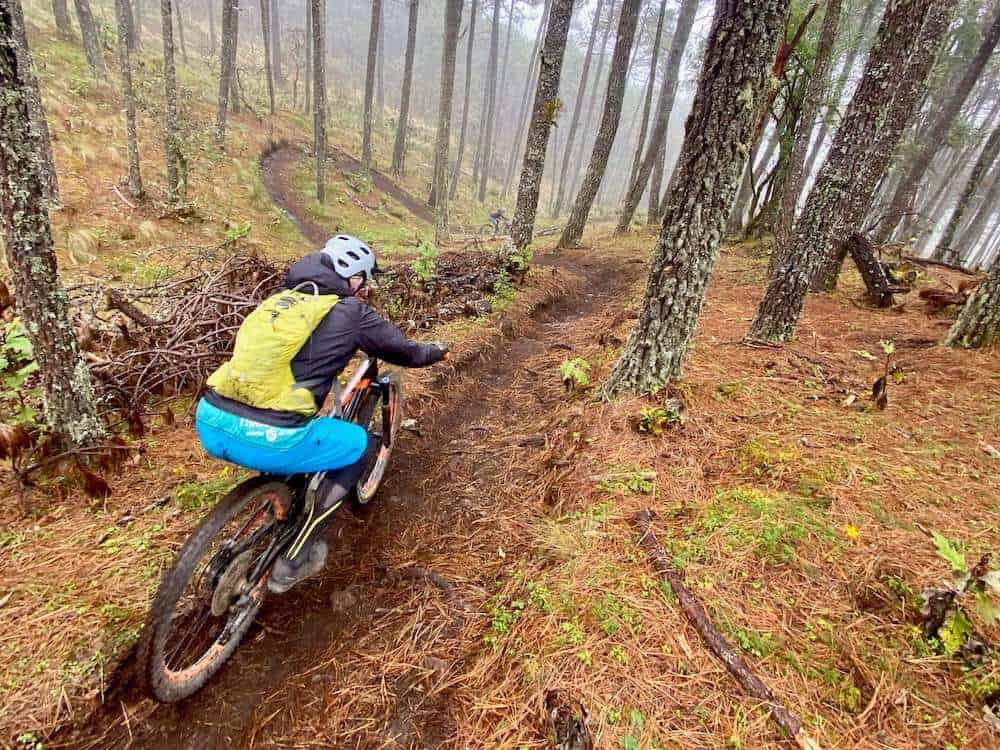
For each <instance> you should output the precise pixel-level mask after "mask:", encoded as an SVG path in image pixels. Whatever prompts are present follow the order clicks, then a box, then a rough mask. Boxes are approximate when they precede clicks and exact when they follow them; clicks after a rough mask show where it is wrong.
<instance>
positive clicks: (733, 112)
mask: <svg viewBox="0 0 1000 750" xmlns="http://www.w3.org/2000/svg"><path fill="white" fill-rule="evenodd" d="M787 11H788V0H752V1H748V2H737V3H730V2H727V3H718V4H717V5H716V10H715V18H714V20H713V22H712V28H711V31H710V32H709V36H708V43H707V48H706V50H705V60H704V64H703V66H702V72H701V76H700V78H699V81H698V90H697V93H696V94H695V99H694V105H693V107H692V109H691V114H690V115H689V116H688V119H687V125H686V128H685V135H684V144H683V146H682V147H681V153H680V155H679V156H678V160H677V166H676V168H675V170H674V175H673V178H672V179H671V181H670V190H669V191H668V193H667V199H666V201H665V202H664V211H663V223H662V229H661V231H660V237H659V239H658V240H657V243H656V250H655V252H654V255H653V259H652V264H651V266H650V270H649V278H648V280H647V283H646V294H645V297H644V299H643V302H642V308H641V310H640V312H639V320H638V321H637V323H636V326H635V328H634V329H633V330H632V333H631V334H630V335H629V338H628V341H627V342H626V344H625V348H624V349H623V351H622V353H621V356H620V357H619V359H618V362H617V364H616V365H615V367H614V370H612V372H611V375H610V377H609V378H608V380H607V382H606V383H605V384H604V388H603V395H604V396H605V397H606V398H613V397H615V396H618V395H620V394H622V393H625V392H629V391H631V392H638V393H648V392H652V391H656V390H659V389H661V388H663V387H664V386H665V385H666V384H667V383H669V382H670V381H671V380H673V379H675V378H677V377H678V376H679V375H680V372H681V366H682V365H683V362H684V358H685V356H686V355H687V351H688V348H689V346H690V343H691V337H692V335H693V334H694V328H695V324H696V323H697V321H698V316H699V315H700V313H701V308H702V305H703V303H704V299H705V289H706V287H707V286H708V278H709V275H710V274H711V272H712V268H713V267H714V266H715V261H716V257H717V255H718V249H719V242H720V240H721V239H722V236H723V231H724V229H725V225H726V219H727V217H728V216H729V211H730V209H731V208H732V203H733V198H734V197H735V195H736V187H737V184H738V183H739V179H740V174H741V173H742V170H743V165H744V163H745V162H746V160H747V158H748V155H749V151H750V139H751V138H752V137H753V135H754V127H755V125H756V120H757V115H758V113H759V111H760V100H761V97H762V96H763V95H764V89H765V86H766V84H767V81H768V78H769V74H770V70H771V67H770V63H771V61H772V60H773V57H774V53H775V50H776V48H777V46H778V39H779V36H780V33H781V30H782V28H783V22H784V19H785V14H786V13H787ZM733 92H739V93H738V95H735V96H734V93H733Z"/></svg>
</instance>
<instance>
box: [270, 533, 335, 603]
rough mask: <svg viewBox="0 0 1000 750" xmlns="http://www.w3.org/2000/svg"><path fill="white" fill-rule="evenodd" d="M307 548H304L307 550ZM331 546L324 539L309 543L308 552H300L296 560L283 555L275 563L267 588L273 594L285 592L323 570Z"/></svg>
mask: <svg viewBox="0 0 1000 750" xmlns="http://www.w3.org/2000/svg"><path fill="white" fill-rule="evenodd" d="M305 551H306V550H303V552H305ZM328 551H329V548H328V547H327V546H326V542H324V541H323V540H322V539H317V540H316V541H314V542H312V543H311V544H309V547H308V554H302V553H301V552H300V553H299V557H298V558H296V559H295V560H289V559H288V558H287V557H285V556H284V555H282V556H281V557H279V558H278V560H277V562H275V563H274V568H272V570H271V577H270V579H268V582H267V590H268V591H270V592H271V593H272V594H284V593H285V592H286V591H288V589H290V588H292V586H295V585H296V584H298V583H301V582H302V581H304V580H305V579H307V578H312V577H313V576H314V575H316V574H317V573H319V572H320V571H321V570H323V566H325V565H326V555H327V552H328Z"/></svg>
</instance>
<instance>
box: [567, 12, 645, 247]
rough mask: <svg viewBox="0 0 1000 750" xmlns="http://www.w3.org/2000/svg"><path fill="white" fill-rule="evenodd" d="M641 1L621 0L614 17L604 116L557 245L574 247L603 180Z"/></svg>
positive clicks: (620, 111) (613, 138) (616, 126)
mask: <svg viewBox="0 0 1000 750" xmlns="http://www.w3.org/2000/svg"><path fill="white" fill-rule="evenodd" d="M640 2H641V0H624V2H623V4H622V10H621V15H620V17H619V19H618V37H617V38H616V40H615V51H614V53H613V54H612V57H611V71H610V73H609V75H608V90H607V94H606V95H605V98H604V115H603V116H602V118H601V125H600V127H599V128H598V131H597V139H596V140H595V141H594V150H593V152H592V153H591V155H590V163H589V164H588V166H587V173H586V175H585V176H584V178H583V184H582V185H581V186H580V192H579V193H578V194H577V196H576V202H575V203H574V204H573V209H572V211H571V212H570V215H569V220H568V221H567V222H566V228H565V229H564V230H563V233H562V236H561V237H560V238H559V247H563V248H567V247H574V246H576V245H577V244H579V242H580V238H581V237H582V236H583V228H584V225H586V223H587V217H588V216H589V215H590V209H591V206H593V204H594V199H595V198H596V197H597V191H598V190H599V189H600V187H601V180H603V179H604V171H605V170H606V169H607V166H608V157H609V156H610V155H611V147H612V146H613V145H614V142H615V136H616V135H617V133H618V123H619V121H620V120H621V114H622V100H623V99H624V95H625V83H626V79H627V76H628V59H629V55H630V53H631V52H632V43H633V41H634V40H635V27H636V24H637V23H638V20H639V5H640Z"/></svg>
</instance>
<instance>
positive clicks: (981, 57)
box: [875, 7, 1000, 242]
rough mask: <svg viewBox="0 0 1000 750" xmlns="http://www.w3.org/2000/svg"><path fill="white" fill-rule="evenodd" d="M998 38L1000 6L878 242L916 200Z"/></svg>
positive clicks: (902, 187) (896, 196)
mask: <svg viewBox="0 0 1000 750" xmlns="http://www.w3.org/2000/svg"><path fill="white" fill-rule="evenodd" d="M998 41H1000V7H998V8H997V9H996V11H995V13H994V16H993V21H992V23H991V24H990V26H989V28H988V29H987V31H986V35H985V36H984V38H983V41H982V44H980V46H979V49H978V51H977V52H976V56H975V57H974V58H973V59H972V62H971V63H970V64H969V67H968V68H967V69H966V71H965V74H964V75H963V76H962V79H961V80H960V81H959V82H958V85H957V87H956V88H955V90H954V93H952V95H951V96H950V97H949V98H948V100H947V102H946V103H945V104H944V106H943V107H942V108H941V112H940V113H939V114H938V116H937V117H936V118H935V119H934V124H933V125H932V126H931V128H930V131H929V132H928V134H927V137H926V139H923V140H922V143H923V146H922V147H921V149H920V151H919V152H918V153H917V156H916V158H914V159H913V161H912V162H911V163H910V167H909V169H908V170H907V171H906V175H905V176H904V177H903V180H902V182H900V184H899V187H898V188H897V189H896V192H895V194H894V195H893V197H892V201H891V203H890V204H889V208H888V211H887V216H886V218H885V219H884V220H883V221H882V222H881V225H880V226H879V228H878V230H877V232H876V233H875V236H876V241H877V242H885V241H886V240H888V239H889V237H890V236H891V235H892V232H893V230H894V229H895V228H896V225H897V224H898V223H899V220H900V219H901V218H902V216H903V214H904V213H905V212H906V207H907V206H909V205H910V204H911V203H912V202H913V197H914V195H915V193H916V192H917V188H918V187H919V186H920V183H921V182H922V181H923V179H924V174H925V173H926V172H927V167H928V166H930V163H931V159H933V158H934V154H936V153H937V151H938V149H939V148H940V147H941V144H942V143H944V142H945V141H946V139H947V138H948V132H949V131H950V130H951V126H952V125H953V124H954V122H955V118H956V117H957V116H958V113H959V112H960V111H961V109H962V105H964V104H965V100H966V98H967V97H968V96H969V92H971V91H972V87H973V86H974V85H975V84H976V81H978V80H979V77H980V76H981V75H982V73H983V70H984V69H985V67H986V63H987V62H989V59H990V57H991V56H992V55H993V50H994V49H996V46H997V42H998Z"/></svg>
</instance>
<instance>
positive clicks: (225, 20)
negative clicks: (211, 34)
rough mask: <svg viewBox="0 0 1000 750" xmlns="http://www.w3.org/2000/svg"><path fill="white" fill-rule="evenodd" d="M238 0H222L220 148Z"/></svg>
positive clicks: (217, 130)
mask: <svg viewBox="0 0 1000 750" xmlns="http://www.w3.org/2000/svg"><path fill="white" fill-rule="evenodd" d="M235 3H236V0H222V45H221V50H222V51H221V53H220V57H219V98H218V101H217V104H218V110H217V112H216V117H215V138H216V140H217V141H218V143H219V148H225V140H226V116H227V114H228V111H229V89H230V88H231V87H232V80H233V70H232V62H233V44H234V41H233V25H234V22H235V16H236V11H235V8H234V5H235Z"/></svg>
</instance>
